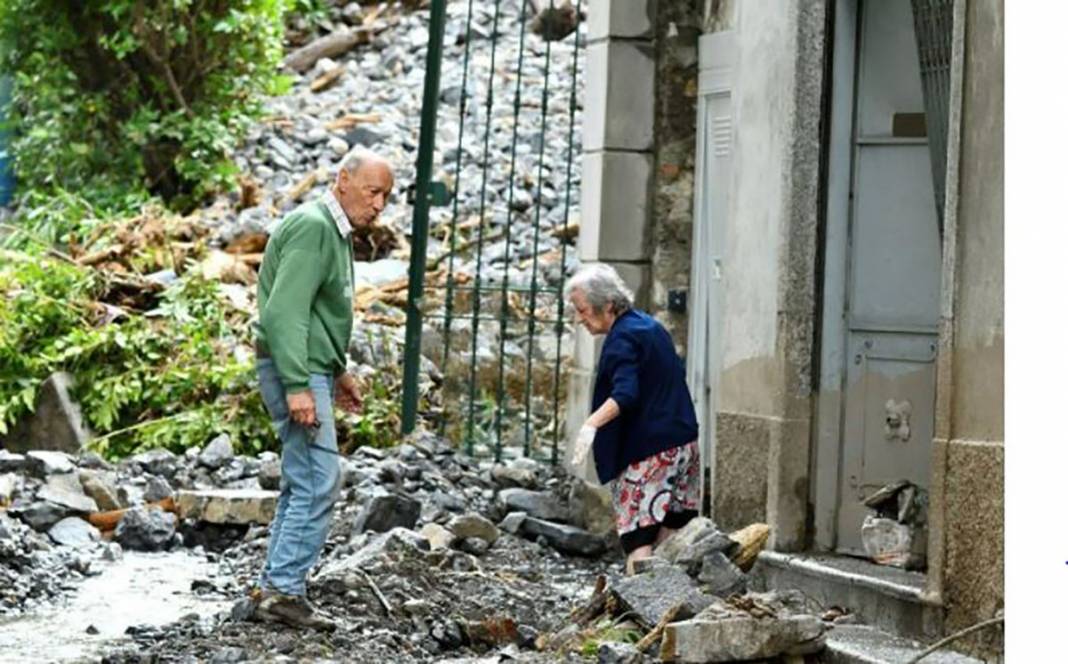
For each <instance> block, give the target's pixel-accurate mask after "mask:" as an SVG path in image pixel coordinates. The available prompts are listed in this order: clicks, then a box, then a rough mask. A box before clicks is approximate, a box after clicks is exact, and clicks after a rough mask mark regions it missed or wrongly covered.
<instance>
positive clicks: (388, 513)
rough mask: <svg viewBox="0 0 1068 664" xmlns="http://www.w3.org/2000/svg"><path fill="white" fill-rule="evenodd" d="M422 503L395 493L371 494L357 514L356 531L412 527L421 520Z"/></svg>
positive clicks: (380, 530) (354, 523) (354, 526)
mask: <svg viewBox="0 0 1068 664" xmlns="http://www.w3.org/2000/svg"><path fill="white" fill-rule="evenodd" d="M421 511H422V505H421V504H420V503H419V501H418V500H416V499H414V498H411V497H409V496H403V495H400V494H395V493H387V494H384V495H377V496H371V498H370V499H369V500H368V501H367V502H366V503H364V505H363V508H362V509H360V512H359V514H357V515H356V520H355V521H354V522H353V525H352V530H353V532H354V533H364V532H377V533H384V532H387V531H390V530H392V529H394V528H406V529H409V530H410V529H412V528H414V527H415V524H416V522H417V521H418V520H419V513H420V512H421Z"/></svg>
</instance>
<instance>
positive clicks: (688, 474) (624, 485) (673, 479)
mask: <svg viewBox="0 0 1068 664" xmlns="http://www.w3.org/2000/svg"><path fill="white" fill-rule="evenodd" d="M700 473H701V458H700V453H699V451H698V447H697V441H693V442H690V443H687V444H685V445H680V446H679V447H674V448H672V449H670V450H665V451H663V452H660V453H658V454H654V455H652V456H650V457H646V458H645V459H642V460H641V461H636V462H634V463H632V464H630V465H629V466H627V468H626V469H625V470H624V471H623V472H622V473H620V475H619V477H617V478H616V479H615V480H613V481H612V506H613V508H614V509H615V513H616V530H617V531H618V532H619V541H620V543H621V544H622V545H623V551H625V552H626V553H630V552H631V551H633V550H634V549H637V548H638V547H640V546H645V545H646V544H652V543H653V542H655V541H656V535H657V532H659V530H660V526H665V527H667V528H681V527H683V526H684V525H686V523H687V522H689V520H690V519H692V518H694V517H695V516H697V509H698V502H699V501H700V499H701V496H700V493H701V485H700Z"/></svg>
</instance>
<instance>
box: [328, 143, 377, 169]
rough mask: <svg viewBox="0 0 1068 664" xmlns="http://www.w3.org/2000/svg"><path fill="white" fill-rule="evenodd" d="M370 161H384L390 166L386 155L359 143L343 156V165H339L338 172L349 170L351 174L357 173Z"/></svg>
mask: <svg viewBox="0 0 1068 664" xmlns="http://www.w3.org/2000/svg"><path fill="white" fill-rule="evenodd" d="M369 163H382V164H385V165H386V166H389V162H388V161H386V159H385V158H384V157H381V156H380V155H378V154H376V153H375V152H372V151H371V150H368V149H367V148H365V147H363V146H359V145H358V146H356V147H354V148H353V149H351V150H349V151H348V153H347V154H346V155H345V156H344V157H342V159H341V166H339V167H338V172H340V171H348V172H349V175H355V174H356V171H358V170H360V168H361V167H363V166H364V165H365V164H369Z"/></svg>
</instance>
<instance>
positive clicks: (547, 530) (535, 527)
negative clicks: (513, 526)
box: [520, 516, 606, 556]
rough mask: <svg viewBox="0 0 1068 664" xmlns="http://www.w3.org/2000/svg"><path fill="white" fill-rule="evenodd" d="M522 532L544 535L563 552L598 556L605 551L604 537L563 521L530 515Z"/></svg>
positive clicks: (555, 547)
mask: <svg viewBox="0 0 1068 664" xmlns="http://www.w3.org/2000/svg"><path fill="white" fill-rule="evenodd" d="M520 530H521V532H522V533H523V534H524V535H526V536H527V537H530V538H532V539H536V538H538V537H544V538H545V540H546V541H547V542H548V543H549V546H551V547H553V548H554V549H556V550H558V551H561V552H563V553H570V554H574V555H579V556H597V555H600V554H602V553H604V550H605V548H606V547H605V542H604V538H603V537H598V536H597V535H594V534H593V533H590V532H587V531H585V530H582V529H581V528H576V527H575V526H569V525H566V524H563V523H553V522H552V521H543V520H542V519H535V518H534V517H530V516H528V517H527V518H526V519H524V520H523V525H522V526H521V527H520Z"/></svg>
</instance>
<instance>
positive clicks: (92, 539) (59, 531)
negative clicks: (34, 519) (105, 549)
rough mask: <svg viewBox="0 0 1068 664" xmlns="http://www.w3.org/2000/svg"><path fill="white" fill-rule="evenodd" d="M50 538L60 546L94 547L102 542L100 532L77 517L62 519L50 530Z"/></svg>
mask: <svg viewBox="0 0 1068 664" xmlns="http://www.w3.org/2000/svg"><path fill="white" fill-rule="evenodd" d="M48 536H49V537H51V538H52V541H53V542H55V543H56V544H59V545H60V546H73V547H83V546H92V545H93V544H95V543H97V542H99V541H100V531H99V530H97V529H96V528H95V527H93V525H92V524H90V523H89V522H87V521H85V520H83V519H79V518H78V517H76V516H69V517H67V518H65V519H62V520H61V521H59V522H58V523H56V525H54V526H52V527H51V528H49V530H48Z"/></svg>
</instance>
